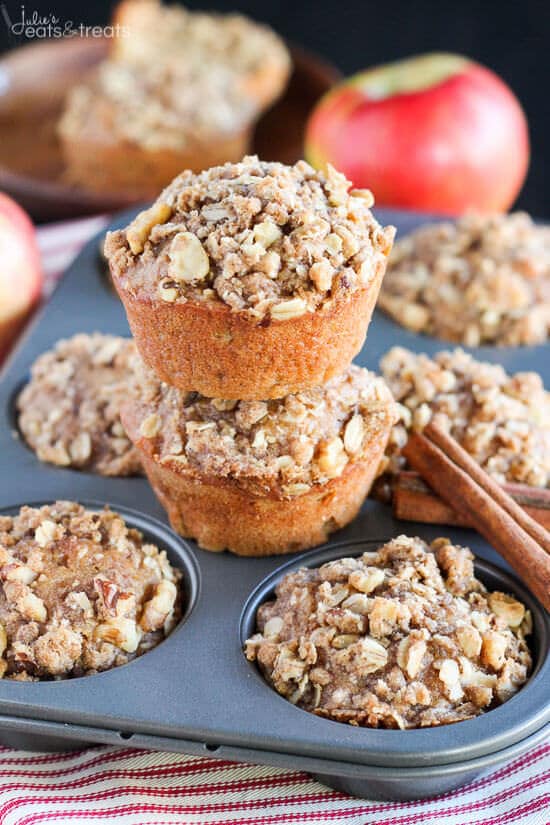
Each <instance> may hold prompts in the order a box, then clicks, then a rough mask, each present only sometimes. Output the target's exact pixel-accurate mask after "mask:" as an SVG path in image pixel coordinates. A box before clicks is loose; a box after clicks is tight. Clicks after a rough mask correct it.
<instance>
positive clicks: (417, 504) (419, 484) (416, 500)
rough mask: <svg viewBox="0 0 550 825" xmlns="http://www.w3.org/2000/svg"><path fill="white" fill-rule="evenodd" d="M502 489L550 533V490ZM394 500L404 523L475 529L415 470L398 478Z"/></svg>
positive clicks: (396, 512) (518, 486)
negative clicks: (447, 525)
mask: <svg viewBox="0 0 550 825" xmlns="http://www.w3.org/2000/svg"><path fill="white" fill-rule="evenodd" d="M502 486H503V489H504V491H505V492H507V493H508V495H510V496H512V498H513V499H514V501H516V502H517V503H518V504H519V505H520V506H521V507H522V508H523V509H524V510H525V512H526V513H528V514H529V515H530V516H531V518H534V519H535V521H538V523H539V524H540V525H542V527H545V528H546V529H547V530H549V529H550V490H547V489H541V488H537V487H529V486H528V485H527V484H504V485H502ZM391 500H392V506H393V513H394V516H395V517H396V518H398V519H402V520H403V521H419V522H423V523H424V524H450V525H454V526H457V527H471V526H472V525H471V524H470V522H469V521H468V519H466V518H464V517H463V516H461V515H460V514H459V513H457V512H456V511H455V510H453V508H452V507H450V506H449V505H448V504H446V503H445V502H444V501H443V500H442V499H441V498H439V496H437V495H436V494H435V493H434V492H433V490H431V489H430V488H429V487H428V485H427V484H426V483H425V482H424V481H423V480H422V478H421V477H420V476H419V474H418V473H416V472H413V471H411V470H402V471H401V472H399V473H398V474H397V475H396V477H395V479H394V481H393V483H392V495H391Z"/></svg>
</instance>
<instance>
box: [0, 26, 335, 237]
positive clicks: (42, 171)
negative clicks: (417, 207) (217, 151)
mask: <svg viewBox="0 0 550 825" xmlns="http://www.w3.org/2000/svg"><path fill="white" fill-rule="evenodd" d="M107 47H108V43H107V41H105V40H102V39H93V38H74V39H66V40H52V41H47V42H41V43H32V44H30V45H27V46H23V47H21V48H19V49H16V50H15V51H13V52H10V53H8V54H7V55H5V56H4V57H2V58H0V189H2V190H4V191H5V192H7V193H8V194H10V195H12V197H14V198H15V199H16V200H17V201H18V202H19V203H20V204H21V205H22V206H23V207H24V208H25V209H26V210H27V211H28V212H30V214H31V215H32V217H33V218H34V219H35V220H36V221H47V220H59V219H62V218H69V217H76V216H78V215H88V214H93V213H97V212H113V211H116V210H118V209H122V208H124V207H127V206H129V205H131V204H132V203H133V202H134V200H133V199H132V197H131V196H130V195H129V194H128V193H124V192H116V193H115V192H113V194H112V195H109V196H108V197H106V196H104V195H98V194H96V193H93V192H90V191H88V190H86V189H85V188H80V187H75V186H70V185H68V184H67V183H65V182H64V180H63V160H62V157H61V151H60V146H59V143H58V140H57V137H56V131H55V127H56V122H57V119H58V117H59V114H60V111H61V108H62V104H63V99H64V96H65V94H66V92H67V90H68V89H69V88H70V87H71V86H72V85H74V84H75V83H77V82H78V81H79V80H80V79H81V78H82V77H83V76H84V75H85V74H86V72H87V71H89V70H90V69H91V68H92V67H93V66H94V65H95V64H97V63H98V62H99V61H100V60H101V59H102V58H103V57H105V55H106V52H107ZM291 52H292V58H293V61H294V71H293V73H292V76H291V79H290V82H289V85H288V88H287V91H286V93H285V94H284V96H283V97H282V98H281V100H280V101H279V102H278V103H276V104H275V106H274V107H273V108H272V109H271V110H270V111H268V112H267V113H266V114H265V115H264V116H263V117H262V119H261V120H260V121H259V123H258V126H257V128H256V133H255V138H254V143H253V151H255V152H257V153H258V154H259V155H260V156H261V157H262V158H264V159H266V160H280V161H284V162H285V163H292V162H294V161H296V160H298V159H299V158H300V156H301V154H302V145H303V135H304V128H305V124H306V120H307V117H308V114H309V112H310V110H311V108H312V106H313V104H314V103H315V102H316V101H317V100H318V98H319V97H320V96H321V95H322V94H324V93H325V92H326V91H327V90H328V89H329V88H330V86H331V85H332V84H333V83H334V82H335V81H336V80H338V78H339V76H340V75H339V73H338V71H337V69H335V68H334V67H333V66H331V65H330V64H328V63H325V62H324V61H323V60H320V59H319V58H318V57H316V56H315V55H312V54H310V53H308V52H306V51H304V50H302V49H300V48H295V47H291Z"/></svg>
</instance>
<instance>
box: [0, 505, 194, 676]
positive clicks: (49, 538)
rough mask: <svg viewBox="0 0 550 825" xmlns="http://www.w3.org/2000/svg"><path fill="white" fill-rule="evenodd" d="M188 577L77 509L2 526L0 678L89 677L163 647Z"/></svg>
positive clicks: (120, 527)
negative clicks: (181, 586)
mask: <svg viewBox="0 0 550 825" xmlns="http://www.w3.org/2000/svg"><path fill="white" fill-rule="evenodd" d="M180 578H181V574H180V572H179V571H178V570H175V569H174V568H173V567H172V566H171V564H170V563H169V561H168V559H167V557H166V553H165V551H164V550H159V549H158V547H156V546H155V545H154V544H149V543H147V542H146V541H145V540H144V538H143V536H142V534H141V533H140V532H139V531H138V530H135V529H133V528H128V527H127V526H126V524H125V523H124V521H123V519H122V517H121V516H119V515H118V514H117V513H114V512H111V511H110V510H108V509H104V510H102V511H100V512H93V511H90V510H85V509H84V507H82V506H81V505H80V504H76V503H74V502H71V501H57V502H55V504H52V505H47V506H44V507H40V508H39V509H37V508H33V507H22V508H21V510H20V511H19V514H18V515H16V516H13V517H11V516H0V579H1V585H0V657H1V658H0V676H4V677H5V678H10V679H19V680H26V681H28V680H36V679H48V678H55V679H62V678H67V677H71V676H84V675H87V674H91V673H96V672H97V671H101V670H107V669H109V668H111V667H115V666H118V665H122V664H125V663H126V662H128V661H130V660H131V659H134V658H135V657H136V656H139V655H141V654H142V653H145V652H146V651H147V650H149V649H150V648H152V647H154V646H155V645H156V644H158V643H159V642H160V641H162V639H163V638H164V637H165V636H166V635H167V634H168V633H169V632H170V630H171V628H172V627H173V625H174V623H175V622H176V620H177V619H178V617H179V615H180V614H181V603H180V595H179V586H178V582H179V580H180Z"/></svg>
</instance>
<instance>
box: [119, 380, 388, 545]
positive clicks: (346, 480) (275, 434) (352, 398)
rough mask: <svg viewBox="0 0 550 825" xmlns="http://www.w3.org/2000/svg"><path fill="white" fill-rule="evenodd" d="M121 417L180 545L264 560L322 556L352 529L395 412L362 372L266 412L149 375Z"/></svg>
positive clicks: (264, 407) (267, 405)
mask: <svg viewBox="0 0 550 825" xmlns="http://www.w3.org/2000/svg"><path fill="white" fill-rule="evenodd" d="M121 416H122V422H123V424H124V427H125V428H126V431H127V432H128V435H129V436H130V438H131V439H132V441H133V442H134V444H135V445H136V447H138V449H139V451H140V455H141V459H142V462H143V466H144V468H145V472H146V473H147V476H148V478H149V481H150V482H151V485H152V487H153V489H154V491H155V492H156V494H157V496H158V498H159V500H160V502H161V503H162V505H163V506H164V508H165V509H166V511H167V513H168V517H169V519H170V523H171V525H172V527H173V528H174V529H175V530H177V532H178V533H180V534H181V535H182V536H185V537H192V538H194V539H196V540H197V542H198V543H199V545H200V546H201V547H203V548H205V549H207V550H217V551H219V550H224V549H226V548H227V549H229V550H232V551H233V552H234V553H238V554H239V555H244V556H264V555H270V554H274V553H288V552H292V551H295V550H302V549H304V548H306V547H312V546H313V545H315V544H320V543H321V542H323V541H325V540H326V538H327V536H328V535H329V534H330V533H331V532H332V531H334V530H336V529H337V528H339V527H343V526H344V525H345V524H347V523H348V522H349V521H351V520H352V519H353V518H354V517H355V515H356V514H357V512H358V510H359V508H360V506H361V504H362V502H363V499H364V498H365V496H366V495H367V493H368V491H369V489H370V486H371V484H372V482H373V480H374V478H375V476H376V473H377V470H378V465H379V463H380V460H381V458H382V455H383V452H384V448H385V446H386V443H387V439H388V435H389V431H390V429H391V426H392V423H393V422H394V420H395V411H394V405H393V401H392V399H391V396H390V393H389V391H388V389H387V387H386V385H385V384H384V382H383V381H382V380H381V379H380V378H378V377H376V376H374V375H373V374H372V373H369V372H368V371H367V370H365V369H361V368H360V367H355V366H352V367H350V368H349V369H348V370H347V371H346V372H345V373H344V374H342V375H340V376H337V377H336V378H333V379H332V380H331V381H329V382H328V383H327V384H326V385H325V386H323V387H317V388H315V389H310V390H305V391H303V392H301V393H297V394H295V395H289V396H287V397H285V398H282V399H278V400H268V401H233V400H225V399H223V400H222V399H216V398H214V399H208V398H205V397H203V396H200V395H198V394H197V393H183V392H181V391H180V390H177V389H175V388H173V387H170V386H168V385H167V384H164V383H162V382H161V381H159V379H158V378H156V376H155V375H154V374H153V372H152V371H150V370H149V369H148V368H146V367H143V368H142V369H141V370H137V371H136V385H135V388H134V391H133V393H132V397H131V399H130V400H129V401H128V402H127V403H125V404H124V405H123V406H122V410H121Z"/></svg>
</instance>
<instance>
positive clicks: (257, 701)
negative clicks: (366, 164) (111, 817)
mask: <svg viewBox="0 0 550 825" xmlns="http://www.w3.org/2000/svg"><path fill="white" fill-rule="evenodd" d="M136 211H137V210H132V212H131V213H130V212H127V213H125V214H124V215H122V216H120V218H119V219H118V220H117V221H116V226H124V225H125V224H126V223H127V222H128V221H129V220H130V218H131V217H132V216H133V214H134V213H135V212H136ZM378 216H379V218H380V220H382V221H384V222H393V223H395V224H396V225H397V227H398V229H399V231H400V232H404V231H407V230H408V229H410V228H412V227H413V226H415V225H417V224H419V223H420V222H421V219H420V218H419V217H417V216H414V215H406V214H401V213H397V214H396V213H392V212H384V211H383V210H379V213H378ZM424 220H425V219H424ZM98 242H99V241H98V238H97V237H96V238H94V239H92V240H91V241H90V242H89V243H88V245H87V246H86V247H85V249H84V250H83V251H82V253H81V254H80V255H79V257H78V258H77V259H76V261H75V262H74V263H73V264H72V266H71V267H70V268H69V270H68V271H67V273H66V275H65V277H64V278H63V280H62V282H61V284H60V285H59V287H58V289H57V290H56V292H55V293H54V295H53V297H52V299H51V300H50V302H49V303H48V304H47V305H46V306H45V307H44V308H43V309H42V311H41V312H40V313H39V315H38V316H37V318H36V320H35V321H34V323H33V325H32V326H31V328H30V329H29V331H28V332H27V333H26V335H25V337H24V339H23V341H22V342H21V344H20V345H19V347H18V349H17V350H16V352H15V353H14V355H13V356H12V358H11V359H10V361H9V363H8V365H7V367H6V369H5V371H4V374H3V376H2V381H1V383H0V409H1V414H2V415H3V416H4V421H3V424H2V426H1V427H0V456H1V468H2V470H1V474H0V506H2V507H3V508H4V509H3V512H4V513H6V512H14V511H16V510H17V509H18V508H19V507H20V506H21V505H22V504H29V503H33V502H36V501H41V502H43V501H45V500H47V501H52V500H54V499H56V498H68V499H74V500H77V501H80V502H82V503H84V504H86V505H88V506H91V507H93V506H95V507H97V506H101V505H102V504H103V503H109V504H110V505H111V506H112V507H113V509H115V510H118V511H119V512H121V513H122V515H123V516H124V517H125V519H126V521H127V522H128V523H129V524H131V525H132V526H136V527H138V529H140V530H142V531H143V532H144V533H145V534H146V535H147V536H148V537H150V538H151V539H152V540H154V541H155V542H156V543H157V544H159V545H160V546H161V547H164V548H165V549H166V550H167V552H168V555H169V556H170V558H171V560H172V562H173V563H175V564H177V565H178V566H179V567H180V568H181V569H182V570H183V571H184V582H185V592H186V604H187V609H186V612H185V615H184V617H183V619H182V621H181V622H180V624H179V625H178V627H177V628H176V629H175V630H174V631H173V633H172V634H171V635H170V636H169V637H168V638H167V639H166V640H165V641H164V642H162V643H161V644H160V645H159V646H158V647H156V648H155V649H153V650H152V651H150V652H148V653H146V654H145V655H144V656H142V657H140V658H138V659H136V660H134V661H133V662H131V663H129V664H127V665H123V666H121V667H119V668H115V669H113V670H110V671H106V672H105V673H101V674H97V675H95V676H88V677H83V678H79V679H73V680H66V681H60V682H34V683H19V682H13V681H9V680H0V741H1V742H2V743H4V744H8V745H12V746H14V747H19V748H31V749H34V750H40V749H51V750H53V749H66V748H73V747H78V746H82V745H84V744H86V743H91V742H96V743H97V742H104V743H109V744H131V745H132V746H135V747H143V748H150V749H159V750H171V751H180V752H184V753H190V754H195V755H202V756H209V755H215V756H216V757H219V758H223V759H235V760H243V761H247V762H255V763H261V764H269V765H276V766H279V767H287V768H293V769H301V770H306V771H309V772H311V773H313V774H314V775H315V776H317V777H318V778H319V779H320V780H321V781H322V782H324V783H325V784H328V785H331V786H332V787H335V788H338V789H339V790H343V791H346V792H348V793H352V794H354V795H357V796H366V797H370V798H373V797H377V798H386V799H411V798H420V797H425V796H430V795H432V794H434V793H440V792H443V791H446V790H449V789H451V788H453V787H456V786H458V785H461V784H463V783H464V782H466V781H469V780H470V779H472V778H473V777H474V776H476V775H477V774H479V773H480V772H482V771H484V770H487V769H489V768H494V767H495V766H497V765H499V764H501V763H503V762H505V761H508V760H509V759H511V758H514V757H516V756H518V755H519V754H521V753H523V752H524V751H526V750H527V749H528V748H530V747H532V746H534V745H535V744H536V743H537V742H540V741H542V740H543V739H544V738H545V737H546V736H548V734H549V733H550V701H549V699H548V691H547V687H545V682H546V685H547V684H548V679H550V656H549V649H550V622H549V617H548V615H547V614H546V613H545V612H544V611H543V609H542V608H541V607H540V606H539V605H538V604H537V603H536V602H535V601H534V599H533V598H532V597H531V596H530V594H529V593H527V592H526V591H525V589H524V588H523V587H522V586H521V584H520V583H519V582H518V581H517V579H515V578H514V577H513V576H510V574H509V572H508V571H507V568H506V565H505V563H504V562H503V561H502V560H501V559H499V557H498V556H497V555H496V553H495V552H494V551H493V550H492V549H491V548H490V547H489V546H488V545H487V544H486V543H485V542H484V541H483V540H482V539H481V538H480V537H479V536H478V535H477V534H475V533H474V532H472V531H467V530H460V529H454V528H449V527H440V526H429V525H421V524H414V523H407V522H398V521H396V520H394V519H393V517H392V514H391V511H390V508H389V507H387V506H385V505H382V504H379V503H377V502H374V501H370V500H369V501H367V502H366V503H365V505H364V508H363V510H362V512H361V514H360V516H359V517H358V518H357V519H356V520H355V521H354V522H353V524H351V525H350V526H349V527H347V528H346V529H345V530H342V531H340V532H339V533H337V534H336V537H335V540H334V541H331V542H330V543H329V544H327V545H324V546H323V548H321V549H318V550H313V551H310V552H308V553H303V554H301V555H299V556H289V557H270V558H259V559H247V558H238V557H235V556H233V555H231V554H229V553H222V554H214V553H209V552H207V551H203V550H200V549H199V548H198V547H197V546H196V545H195V544H194V543H193V542H190V541H184V540H183V539H181V538H179V537H178V536H176V535H175V534H174V533H173V532H172V531H171V530H170V529H169V528H168V527H167V526H166V517H165V515H164V512H163V510H162V508H161V507H160V505H159V503H158V502H157V500H156V498H155V496H154V494H153V492H152V490H151V489H150V487H149V485H148V483H147V481H146V480H145V479H144V478H102V477H99V476H96V475H91V474H88V473H85V472H78V471H74V470H71V469H65V468H57V467H53V466H50V465H46V464H42V463H41V462H39V461H38V459H36V457H35V456H34V454H33V453H32V452H31V451H30V450H29V448H28V447H27V446H26V445H25V444H24V442H23V441H22V440H21V438H20V437H19V436H18V434H17V426H16V420H15V415H14V399H15V397H16V395H17V392H18V391H19V390H20V388H21V386H22V384H23V383H24V382H25V380H26V378H27V376H28V372H29V368H30V365H31V364H32V362H33V360H34V359H35V358H36V357H37V356H38V355H39V354H40V353H41V352H43V351H44V350H45V349H47V348H49V347H51V346H52V345H53V344H54V343H55V341H57V340H58V339H59V338H61V337H68V336H70V335H72V334H74V333H75V332H93V331H95V330H98V331H101V332H110V333H115V334H122V335H128V334H129V333H128V327H127V323H126V319H125V315H124V310H123V308H122V305H121V303H120V302H119V300H118V299H117V297H116V295H115V294H114V292H113V291H112V290H111V288H110V285H109V281H108V279H107V278H106V277H105V273H104V268H103V264H102V261H101V257H100V256H99V254H98ZM395 344H399V345H402V346H406V347H409V348H411V349H413V350H416V351H425V352H428V353H434V352H436V351H437V350H439V349H443V348H445V347H446V346H448V345H446V344H445V343H442V342H441V341H436V340H434V339H429V338H426V337H424V336H419V335H415V334H413V333H410V332H408V331H406V330H403V329H401V328H400V327H399V326H397V324H395V323H394V322H393V321H390V320H389V319H387V318H386V317H384V316H382V315H380V313H376V315H375V317H374V319H373V321H372V324H371V327H370V330H369V335H368V340H367V343H366V344H365V347H364V348H363V351H362V352H361V354H360V355H359V357H358V358H357V359H356V360H357V362H358V363H359V364H361V365H363V366H368V367H370V368H374V369H376V368H377V366H378V360H379V358H380V356H381V355H382V354H383V353H384V352H385V351H386V350H387V349H388V348H389V347H390V346H392V345H395ZM472 352H474V354H475V355H476V356H477V357H479V358H483V359H485V360H490V361H494V362H499V361H500V362H501V363H502V364H503V365H504V367H505V368H506V369H507V370H508V371H512V372H513V371H518V370H526V369H535V370H537V371H538V372H540V373H541V374H542V376H543V379H544V381H545V383H546V384H547V385H548V384H550V360H549V359H548V348H547V347H545V346H540V347H533V348H526V349H522V350H520V349H513V350H512V349H496V348H488V347H482V348H478V349H475V350H472ZM399 533H409V534H412V535H420V536H421V537H422V538H424V539H426V540H430V539H433V538H435V537H436V536H438V535H447V536H449V537H450V538H451V539H452V541H454V542H457V543H461V544H466V545H469V546H470V547H471V548H472V549H473V550H474V552H475V553H476V555H477V557H478V564H477V573H478V575H479V576H480V578H481V579H482V580H484V581H486V583H487V584H488V585H489V586H490V587H496V588H498V589H502V590H507V591H510V592H513V593H516V594H517V596H518V597H519V598H520V600H522V601H524V602H526V603H527V604H528V605H529V607H530V609H531V610H532V611H533V616H534V624H535V630H534V636H533V639H534V641H533V646H534V660H535V668H534V671H533V674H532V676H531V677H530V679H529V682H528V683H527V684H526V686H525V687H524V688H523V689H522V690H521V691H520V692H519V693H518V694H517V695H516V696H514V697H513V698H512V699H510V700H509V701H508V702H506V703H505V704H504V705H502V706H501V707H499V708H496V709H495V710H492V711H490V712H489V713H487V714H484V715H483V716H480V717H477V718H476V719H473V720H468V721H465V722H460V723H458V724H455V725H450V726H446V727H441V728H432V729H424V730H412V731H393V730H371V729H365V728H354V727H352V726H349V725H344V724H341V723H337V722H333V721H330V720H326V719H321V718H318V717H315V716H313V715H312V714H309V713H307V712H305V711H303V710H301V709H299V708H296V707H294V706H293V705H291V704H290V703H289V702H287V701H286V700H285V699H283V698H282V697H281V696H279V695H278V694H277V693H276V692H275V691H273V690H272V689H271V688H270V687H269V686H268V685H267V684H266V683H265V682H264V680H263V678H262V677H261V676H260V674H259V671H258V670H257V669H256V668H255V666H253V665H251V664H250V663H249V662H247V660H246V659H245V657H244V655H243V653H242V643H243V641H244V639H245V638H246V637H247V636H248V635H249V634H250V633H251V632H252V630H253V622H254V614H255V610H256V608H257V606H258V605H259V604H260V603H261V602H262V601H263V600H264V599H266V598H267V597H268V596H269V594H270V593H271V592H272V590H273V587H274V585H275V583H276V581H277V580H278V579H279V578H280V577H281V576H282V575H284V574H285V573H286V572H287V571H288V570H290V569H294V568H296V567H298V566H300V565H310V566H316V565H318V564H321V563H323V562H324V561H326V560H328V559H334V558H338V557H339V556H343V555H354V554H359V553H361V552H363V550H364V549H367V548H370V549H372V547H373V546H375V545H379V544H382V543H383V542H384V541H385V540H387V539H388V538H389V537H391V536H393V535H397V534H399ZM495 564H496V565H497V566H494V565H495Z"/></svg>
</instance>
